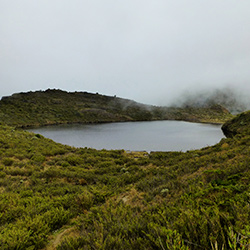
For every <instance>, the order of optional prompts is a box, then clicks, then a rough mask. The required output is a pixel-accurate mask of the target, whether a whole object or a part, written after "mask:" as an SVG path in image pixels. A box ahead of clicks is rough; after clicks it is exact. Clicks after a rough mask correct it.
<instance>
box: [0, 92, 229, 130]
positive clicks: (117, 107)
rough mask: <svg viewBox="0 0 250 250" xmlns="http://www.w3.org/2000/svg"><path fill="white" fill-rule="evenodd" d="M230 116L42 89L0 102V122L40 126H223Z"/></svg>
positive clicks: (214, 109)
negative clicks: (166, 122) (136, 123)
mask: <svg viewBox="0 0 250 250" xmlns="http://www.w3.org/2000/svg"><path fill="white" fill-rule="evenodd" d="M230 118H232V115H231V114H230V113H229V112H228V111H227V110H226V109H224V108H223V107H221V106H220V105H216V104H211V105H210V104H209V105H207V106H202V107H197V106H196V107H189V106H186V107H183V108H177V107H175V108H174V107H172V108H168V107H156V106H150V105H144V104H140V103H137V102H134V101H131V100H127V99H122V98H118V97H116V96H104V95H100V94H91V93H87V92H73V93H68V92H66V91H62V90H50V89H48V90H46V91H36V92H28V93H19V94H13V95H12V96H9V97H3V98H2V100H1V101H0V123H1V122H2V124H8V125H11V126H21V127H28V126H41V125H51V124H65V123H97V122H98V123H99V122H119V121H150V120H185V121H195V122H212V123H223V122H225V121H226V120H228V119H230Z"/></svg>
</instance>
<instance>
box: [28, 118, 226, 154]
mask: <svg viewBox="0 0 250 250" xmlns="http://www.w3.org/2000/svg"><path fill="white" fill-rule="evenodd" d="M29 131H32V132H34V133H39V134H42V135H43V136H45V137H47V138H50V139H52V140H54V141H56V142H60V143H63V144H67V145H70V146H75V147H90V148H95V149H125V150H131V151H186V150H191V149H199V148H202V147H205V146H211V145H214V144H216V143H218V142H219V141H220V140H221V138H223V137H224V135H223V133H222V131H221V126H220V125H212V124H200V123H190V122H182V121H151V122H122V123H105V124H90V125H79V124H77V125H57V126H47V127H41V128H35V129H29Z"/></svg>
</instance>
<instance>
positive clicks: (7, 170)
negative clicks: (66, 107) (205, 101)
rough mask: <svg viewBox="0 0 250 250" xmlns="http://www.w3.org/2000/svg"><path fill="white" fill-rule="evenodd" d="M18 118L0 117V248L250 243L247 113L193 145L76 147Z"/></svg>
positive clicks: (222, 246)
mask: <svg viewBox="0 0 250 250" xmlns="http://www.w3.org/2000/svg"><path fill="white" fill-rule="evenodd" d="M18 98H19V97H18ZM7 102H8V101H7ZM1 105H3V103H2V102H1ZM4 105H5V104H4ZM6 105H7V104H6ZM8 105H9V104H8ZM27 106H29V105H27ZM6 107H7V106H6ZM13 107H14V106H13ZM19 108H20V109H22V106H20V107H19ZM16 109H17V108H14V111H13V112H14V113H15V112H16ZM41 109H42V108H41ZM1 110H2V109H1ZM25 110H26V108H24V110H23V112H24V113H25V112H26V111H25ZM2 114H3V113H2ZM20 114H21V111H20ZM13 115H14V114H13ZM3 116H4V115H3ZM45 116H46V114H45ZM19 119H21V118H18V117H17V120H15V118H13V120H12V123H13V124H15V125H16V126H9V125H6V124H4V120H2V125H0V231H1V234H0V248H1V249H3V250H5V249H8V250H11V249H13V250H14V249H28V250H35V249H47V250H51V249H58V250H59V249H67V250H68V249H72V250H73V249H119V250H120V249H126V250H127V249H159V250H160V249H161V250H163V249H171V250H172V249H185V250H187V249H194V250H196V249H197V250H198V249H214V250H215V249H216V250H222V249H250V226H249V220H250V168H249V162H250V129H249V127H250V125H249V123H248V120H249V119H250V113H249V112H248V113H244V114H242V115H239V116H237V117H236V118H235V119H234V120H232V121H231V122H228V123H227V124H230V126H229V125H225V126H228V127H230V131H231V128H233V129H232V131H237V133H235V132H232V133H230V136H231V137H230V138H227V139H222V140H221V141H220V143H218V144H216V145H215V146H212V147H206V148H203V149H200V150H193V151H188V152H186V153H184V152H151V153H150V154H148V153H146V152H130V153H128V152H125V151H123V150H112V151H107V150H101V151H98V150H94V149H89V148H74V147H69V146H66V145H62V144H59V143H55V142H53V141H52V140H50V139H47V138H44V137H43V136H41V135H39V134H34V133H29V132H26V131H23V130H21V129H19V128H17V127H20V125H21V123H20V120H19ZM41 119H42V118H41ZM7 121H8V122H7V123H9V122H10V120H8V119H7ZM27 121H28V120H27ZM34 121H35V120H34ZM27 124H28V122H26V123H24V125H25V126H26V125H27Z"/></svg>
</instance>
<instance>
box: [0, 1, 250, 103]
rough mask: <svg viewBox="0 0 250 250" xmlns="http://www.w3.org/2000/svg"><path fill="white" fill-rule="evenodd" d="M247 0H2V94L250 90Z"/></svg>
mask: <svg viewBox="0 0 250 250" xmlns="http://www.w3.org/2000/svg"><path fill="white" fill-rule="evenodd" d="M249 9H250V2H248V1H235V0H234V1H233V0H228V1H222V0H219V1H218V0H217V1H215V0H211V1H196V0H189V1H186V0H178V1H172V0H171V1H170V0H155V1H149V0H128V1H117V0H108V1H101V0H93V1H90V0H72V1H68V0H53V1H49V0H36V1H32V0H22V1H9V0H0V34H1V38H0V55H1V56H0V96H4V95H10V94H12V93H14V92H21V91H29V90H40V89H47V88H59V89H63V90H67V91H89V92H99V93H102V94H107V95H117V96H121V97H126V98H131V99H134V100H136V101H140V102H144V103H148V104H156V105H167V104H169V103H171V102H172V101H173V100H174V99H175V98H177V97H178V96H179V95H180V94H181V93H183V92H185V91H187V90H194V91H196V90H197V89H203V88H206V89H207V88H208V89H211V88H218V87H223V86H233V87H235V88H237V89H240V90H241V91H243V92H247V91H249V90H250V84H249V80H250V70H249V65H250V49H249V44H250V15H249Z"/></svg>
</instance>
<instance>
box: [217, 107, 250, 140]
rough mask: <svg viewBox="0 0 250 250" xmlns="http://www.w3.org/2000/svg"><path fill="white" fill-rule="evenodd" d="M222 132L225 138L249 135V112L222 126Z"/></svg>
mask: <svg viewBox="0 0 250 250" xmlns="http://www.w3.org/2000/svg"><path fill="white" fill-rule="evenodd" d="M222 130H223V132H224V134H225V135H226V136H227V137H233V136H235V135H239V136H244V135H246V134H250V111H247V112H244V113H241V114H239V115H237V116H236V117H235V118H233V119H232V120H229V121H228V122H226V123H225V124H223V126H222Z"/></svg>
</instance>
